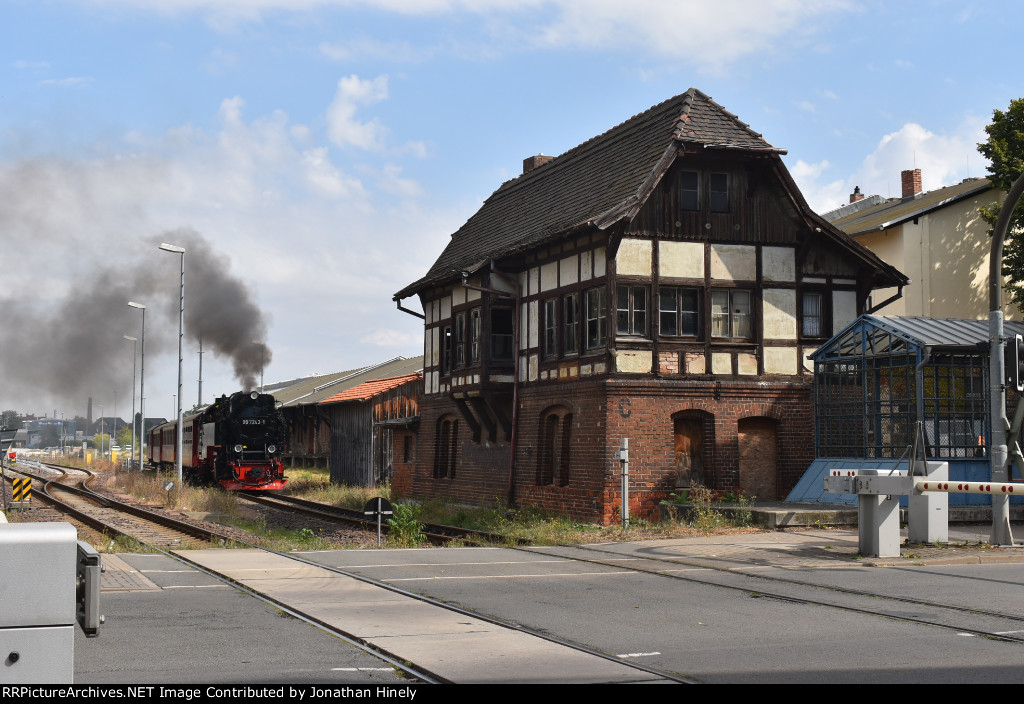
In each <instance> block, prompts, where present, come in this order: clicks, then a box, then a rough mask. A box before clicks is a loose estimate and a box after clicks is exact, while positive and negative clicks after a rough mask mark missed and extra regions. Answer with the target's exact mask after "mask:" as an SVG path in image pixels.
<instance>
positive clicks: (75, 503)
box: [5, 465, 233, 547]
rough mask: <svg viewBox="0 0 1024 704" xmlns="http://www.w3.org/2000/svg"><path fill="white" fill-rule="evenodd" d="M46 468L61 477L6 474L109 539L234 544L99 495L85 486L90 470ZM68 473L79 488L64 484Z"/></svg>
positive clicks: (160, 543)
mask: <svg viewBox="0 0 1024 704" xmlns="http://www.w3.org/2000/svg"><path fill="white" fill-rule="evenodd" d="M42 467H44V465H40V471H42ZM45 467H46V468H49V469H50V470H52V471H56V472H59V473H60V476H59V477H46V476H43V475H41V474H40V473H37V472H31V471H28V470H27V469H25V468H23V467H19V468H17V469H11V470H8V473H9V472H16V473H18V474H21V475H23V476H27V477H30V478H32V479H35V480H37V481H39V482H41V483H42V487H41V489H40V490H38V491H37V493H38V494H41V495H42V496H44V497H46V499H48V500H49V501H50V502H51V504H52V505H54V507H55V508H57V510H59V511H61V512H62V513H64V514H66V515H68V516H71V517H72V518H74V519H75V520H77V521H79V522H81V523H82V524H84V525H86V526H88V527H90V528H92V529H93V530H96V531H99V532H101V533H104V534H107V535H109V536H111V537H116V536H125V537H130V538H134V539H136V540H139V541H140V542H143V543H145V544H148V545H156V546H161V547H181V546H185V545H190V544H193V543H195V542H196V541H197V540H198V541H200V542H204V543H207V544H209V545H224V544H226V543H227V542H229V541H232V540H233V539H232V538H230V537H228V536H226V535H222V534H220V533H217V532H216V531H212V530H208V529H206V528H202V527H200V526H196V525H193V524H191V523H188V522H185V521H180V520H177V519H174V518H171V517H169V516H164V515H162V514H159V513H155V512H153V511H147V510H145V509H142V508H139V507H137V506H132V505H131V504H128V503H125V502H122V501H117V500H115V499H112V498H110V497H108V496H104V495H102V494H99V493H97V492H95V491H93V490H92V489H90V488H89V486H88V482H89V480H90V479H92V478H93V477H94V475H93V474H92V472H90V471H89V470H86V469H80V468H76V467H62V466H59V465H45ZM69 472H75V473H77V474H82V475H85V476H84V478H82V479H81V481H80V483H81V486H76V485H74V484H69V483H66V482H65V481H63V480H67V479H73V478H72V477H71V475H69ZM6 474H7V473H5V475H6Z"/></svg>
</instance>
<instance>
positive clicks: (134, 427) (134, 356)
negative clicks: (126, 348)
mask: <svg viewBox="0 0 1024 704" xmlns="http://www.w3.org/2000/svg"><path fill="white" fill-rule="evenodd" d="M121 337H123V338H124V339H126V340H129V341H131V343H132V458H131V464H130V465H129V466H128V468H129V471H131V468H132V467H134V466H135V451H136V449H137V448H138V446H139V440H138V436H137V435H136V434H135V433H136V431H137V430H138V427H137V425H136V422H135V360H136V359H137V358H138V347H139V340H138V338H135V337H132V336H131V335H122V336H121Z"/></svg>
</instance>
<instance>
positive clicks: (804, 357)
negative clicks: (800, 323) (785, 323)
mask: <svg viewBox="0 0 1024 704" xmlns="http://www.w3.org/2000/svg"><path fill="white" fill-rule="evenodd" d="M817 351H818V348H817V347H804V348H803V349H801V350H800V363H801V364H803V365H804V369H806V370H807V371H809V372H813V371H814V360H813V359H808V357H810V356H811V355H812V354H814V353H815V352H817Z"/></svg>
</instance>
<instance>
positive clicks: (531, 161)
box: [523, 154, 555, 174]
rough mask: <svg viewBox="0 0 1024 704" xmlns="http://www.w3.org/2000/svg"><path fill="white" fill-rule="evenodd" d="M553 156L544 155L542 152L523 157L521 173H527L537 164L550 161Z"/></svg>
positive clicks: (541, 164) (540, 164)
mask: <svg viewBox="0 0 1024 704" xmlns="http://www.w3.org/2000/svg"><path fill="white" fill-rule="evenodd" d="M554 158H555V157H553V156H544V155H543V154H538V155H537V156H531V157H527V158H525V159H523V173H524V174H525V173H528V172H530V171H533V170H534V169H536V168H537V167H538V166H543V165H544V164H546V163H548V162H549V161H551V160H552V159H554Z"/></svg>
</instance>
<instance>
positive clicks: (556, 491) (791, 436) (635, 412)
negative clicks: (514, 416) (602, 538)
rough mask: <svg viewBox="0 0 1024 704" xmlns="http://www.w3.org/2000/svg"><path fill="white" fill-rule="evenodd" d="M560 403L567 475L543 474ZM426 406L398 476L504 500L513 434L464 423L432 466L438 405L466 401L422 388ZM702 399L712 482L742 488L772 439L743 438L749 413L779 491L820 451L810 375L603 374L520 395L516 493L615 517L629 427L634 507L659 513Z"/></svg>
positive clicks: (404, 483)
mask: <svg viewBox="0 0 1024 704" xmlns="http://www.w3.org/2000/svg"><path fill="white" fill-rule="evenodd" d="M559 409H564V410H567V411H568V412H569V413H571V414H572V419H571V429H570V433H569V434H570V441H569V442H570V445H569V450H568V453H567V457H568V482H567V483H566V485H565V486H560V485H559V481H558V479H557V478H555V480H554V481H551V482H547V481H546V479H547V478H546V477H544V476H542V474H543V472H542V471H541V469H542V459H541V457H542V454H543V447H542V445H543V443H544V427H543V426H544V419H545V418H547V417H549V416H550V415H551V413H552V412H553V411H557V410H559ZM420 410H421V414H422V415H421V423H420V432H419V437H418V444H419V446H418V447H417V450H416V461H415V463H414V465H413V466H412V472H411V475H405V473H404V472H400V471H399V466H398V464H397V463H396V471H395V483H396V488H397V487H401V488H402V489H403V490H404V491H405V492H406V493H407V494H408V495H412V496H417V497H420V498H427V497H433V496H447V497H450V498H452V499H454V500H456V501H463V502H466V503H474V504H487V503H490V502H494V501H507V500H508V499H509V481H508V478H509V447H510V444H509V442H508V439H507V438H505V437H499V439H498V441H497V442H487V441H486V440H484V441H482V442H481V443H475V442H473V440H472V439H471V438H470V437H469V435H468V433H465V432H463V433H460V437H459V438H458V441H457V450H456V452H457V457H456V463H455V466H456V470H455V473H454V474H455V476H454V477H445V478H435V467H434V464H433V463H434V460H435V457H436V455H437V451H436V447H435V444H436V442H437V439H436V433H435V429H436V428H437V426H438V422H439V420H440V419H441V418H442V417H449V416H453V417H454V416H457V413H458V411H457V409H456V407H455V405H454V403H453V402H451V401H449V400H446V399H443V398H433V399H425V400H424V401H423V403H422V404H421V406H420ZM694 411H699V412H702V413H703V414H706V415H704V416H702V417H705V418H707V420H708V422H707V423H706V426H707V429H706V430H705V431H704V436H705V437H704V443H705V446H704V455H705V457H706V460H705V464H704V482H705V483H706V484H707V485H708V486H710V487H711V488H714V489H720V490H736V489H745V488H746V487H744V486H743V477H741V472H742V471H743V470H742V467H743V466H744V463H743V462H741V456H742V455H743V454H744V453H745V452H746V451H748V450H750V449H753V450H754V452H755V453H757V450H758V448H760V447H761V444H763V443H764V442H765V439H764V436H763V434H761V435H757V436H755V437H753V438H751V447H744V446H743V445H742V444H741V442H740V433H739V426H740V422H741V421H744V420H745V419H765V422H763V423H761V424H760V425H761V427H768V428H770V429H773V430H774V438H773V440H774V447H775V453H774V454H775V466H774V467H772V468H770V470H768V468H763V467H762V468H761V469H762V471H767V472H768V473H769V474H772V475H774V481H775V487H776V494H777V496H784V495H785V494H786V493H788V491H789V489H790V488H792V486H793V485H794V484H795V483H796V482H797V480H799V478H800V476H801V475H802V473H803V471H804V470H805V469H806V468H807V466H808V465H809V464H810V462H811V461H812V459H813V455H814V448H813V417H812V410H811V392H810V384H809V382H805V381H798V382H791V383H787V382H765V381H760V382H758V381H754V380H750V381H731V380H726V381H718V380H715V379H705V380H692V379H687V380H665V379H646V380H639V379H601V380H578V381H572V382H565V383H553V384H545V385H536V386H531V387H529V388H527V389H526V390H524V391H523V393H522V396H521V398H520V413H519V418H518V435H519V437H518V441H517V452H516V467H515V477H516V480H515V485H514V487H513V492H514V496H513V499H514V500H515V501H516V502H517V503H520V504H523V505H532V506H541V507H544V508H546V509H549V510H552V511H557V512H562V513H568V514H570V515H572V516H573V517H575V518H577V519H581V520H588V521H598V522H601V523H605V524H607V523H610V522H613V521H615V520H618V516H619V510H620V504H621V478H620V469H621V465H620V463H619V461H618V460H617V459H616V453H617V451H618V448H619V441H620V439H621V438H629V454H630V478H631V481H630V515H632V516H639V517H643V518H653V517H655V515H656V512H657V507H658V502H659V501H661V500H662V499H664V498H666V497H667V496H668V494H669V493H671V492H672V491H674V490H675V488H676V457H675V446H674V429H673V420H674V418H675V417H678V416H679V415H680V414H687V413H692V412H694ZM768 456H769V457H770V454H769V455H768ZM403 469H404V468H403ZM400 475H404V476H400ZM539 481H543V482H544V483H543V484H540V483H539ZM777 496H759V498H761V499H763V500H771V499H775V498H777Z"/></svg>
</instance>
